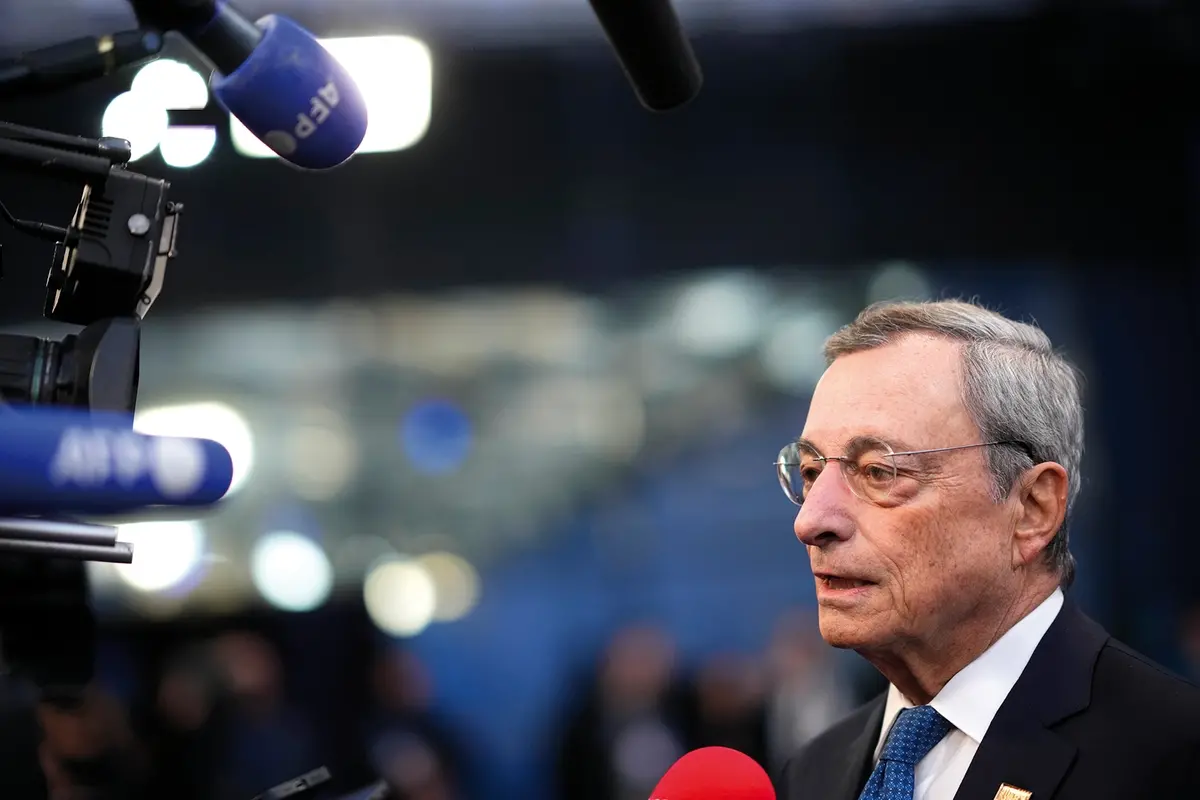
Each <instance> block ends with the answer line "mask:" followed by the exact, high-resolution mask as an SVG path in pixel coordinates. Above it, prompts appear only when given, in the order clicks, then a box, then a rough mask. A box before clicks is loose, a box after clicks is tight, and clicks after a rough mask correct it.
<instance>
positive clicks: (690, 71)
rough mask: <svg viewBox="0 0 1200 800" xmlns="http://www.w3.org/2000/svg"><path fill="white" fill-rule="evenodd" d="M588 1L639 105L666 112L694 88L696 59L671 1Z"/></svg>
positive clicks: (694, 92) (696, 86)
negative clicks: (631, 85)
mask: <svg viewBox="0 0 1200 800" xmlns="http://www.w3.org/2000/svg"><path fill="white" fill-rule="evenodd" d="M589 2H590V3H591V6H592V10H593V11H594V12H595V13H596V19H598V20H599V21H600V27H601V28H603V29H604V33H605V35H606V36H607V37H608V41H609V43H610V44H611V45H612V48H613V50H614V51H615V52H616V54H617V60H618V61H620V63H621V66H622V67H623V68H624V70H625V74H626V75H627V76H628V77H629V82H630V83H631V84H633V89H634V92H635V93H636V94H637V96H638V100H640V101H641V103H642V105H643V106H645V107H646V108H648V109H649V110H651V111H671V110H673V109H676V108H679V107H681V106H683V105H685V104H687V103H688V102H690V101H691V100H692V99H693V98H694V97H695V96H696V95H697V94H699V93H700V87H701V86H702V85H703V83H704V76H703V73H702V72H701V70H700V63H699V62H698V61H697V60H696V55H695V53H694V52H693V51H692V44H691V42H690V41H688V38H687V35H686V34H685V33H684V31H683V27H682V26H681V25H680V23H679V17H678V16H677V15H676V14H675V8H674V6H672V5H671V0H589Z"/></svg>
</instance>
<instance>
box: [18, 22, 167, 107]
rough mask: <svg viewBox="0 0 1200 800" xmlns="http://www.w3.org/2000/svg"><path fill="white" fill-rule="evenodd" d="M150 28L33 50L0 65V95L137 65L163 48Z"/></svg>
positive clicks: (51, 86)
mask: <svg viewBox="0 0 1200 800" xmlns="http://www.w3.org/2000/svg"><path fill="white" fill-rule="evenodd" d="M162 46H163V42H162V37H161V36H159V35H158V34H157V33H154V32H153V31H141V30H134V31H122V32H121V33H114V34H112V35H111V36H85V37H83V38H81V39H72V40H71V41H69V42H63V43H62V44H56V45H53V46H51V47H43V48H41V49H40V50H33V51H31V52H28V53H26V54H25V55H23V56H21V57H20V58H18V59H15V60H13V61H10V62H5V63H2V64H0V97H10V96H13V95H17V94H22V93H26V92H35V91H42V90H50V89H57V88H61V87H66V86H73V85H74V84H77V83H83V82H84V81H88V80H92V79H93V78H101V77H103V76H105V75H108V74H109V73H112V72H114V71H116V70H118V69H120V68H122V67H126V66H130V65H133V64H140V63H142V62H144V61H148V60H150V59H151V58H154V57H155V56H157V55H158V54H159V52H160V51H161V50H162Z"/></svg>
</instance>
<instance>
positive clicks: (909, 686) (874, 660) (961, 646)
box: [859, 584, 1058, 705]
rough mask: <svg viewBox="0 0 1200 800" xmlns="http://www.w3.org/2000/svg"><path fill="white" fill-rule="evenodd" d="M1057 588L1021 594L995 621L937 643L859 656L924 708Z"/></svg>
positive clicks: (941, 635) (947, 634)
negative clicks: (943, 688)
mask: <svg viewBox="0 0 1200 800" xmlns="http://www.w3.org/2000/svg"><path fill="white" fill-rule="evenodd" d="M1057 588H1058V587H1057V585H1056V584H1055V585H1049V586H1042V587H1038V589H1037V590H1036V591H1029V592H1025V593H1022V594H1021V595H1018V597H1017V598H1015V599H1014V601H1013V602H1011V603H1009V604H1008V606H1007V608H1004V609H1003V610H1002V611H1001V612H1000V613H998V614H996V615H994V616H993V618H991V619H987V620H980V619H976V621H975V622H974V624H971V625H969V626H959V627H958V628H957V629H955V630H947V631H939V632H938V633H937V635H936V637H935V639H934V640H931V641H906V642H903V643H902V644H900V645H899V646H897V647H894V648H888V649H887V650H879V651H871V650H862V651H859V655H861V656H862V657H863V658H865V659H866V660H867V661H869V662H871V664H872V665H873V666H874V667H875V668H876V669H877V670H879V672H880V673H882V674H883V677H885V678H887V680H888V682H889V683H891V684H892V685H893V686H895V687H896V688H897V689H899V690H900V693H901V694H903V695H904V696H905V697H906V698H907V699H908V700H909V702H911V703H913V704H914V705H924V704H926V703H928V702H929V701H930V700H932V699H933V698H934V697H936V696H937V694H938V692H940V691H941V690H942V687H944V686H945V685H946V684H947V683H949V682H950V679H951V678H953V677H954V676H955V675H957V674H958V673H959V671H961V670H962V669H963V668H964V667H966V666H967V665H968V664H970V663H971V662H973V661H974V660H975V659H977V658H979V656H981V655H983V654H984V653H985V652H986V651H987V649H988V648H990V647H991V646H992V645H993V644H995V643H996V642H997V641H998V640H999V639H1000V637H1002V636H1003V635H1004V634H1006V633H1008V631H1010V630H1011V629H1012V627H1013V626H1014V625H1016V624H1017V623H1018V622H1020V621H1021V620H1023V619H1024V618H1025V617H1027V616H1028V615H1029V614H1030V612H1032V611H1033V610H1034V609H1035V608H1037V607H1038V606H1039V605H1041V604H1042V603H1043V602H1044V601H1045V600H1046V598H1048V597H1049V596H1050V595H1052V594H1053V593H1054V590H1055V589H1057Z"/></svg>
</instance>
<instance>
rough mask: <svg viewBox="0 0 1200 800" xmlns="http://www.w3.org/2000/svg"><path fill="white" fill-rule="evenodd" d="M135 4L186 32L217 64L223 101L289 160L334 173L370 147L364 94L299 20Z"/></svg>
mask: <svg viewBox="0 0 1200 800" xmlns="http://www.w3.org/2000/svg"><path fill="white" fill-rule="evenodd" d="M130 2H131V5H132V6H133V10H134V13H135V14H136V15H137V18H138V22H139V23H140V24H141V25H144V26H146V27H150V28H155V29H157V30H163V31H165V30H174V31H178V32H179V33H180V34H182V35H183V36H184V38H186V39H187V40H188V41H189V42H191V43H192V44H193V45H194V46H195V47H196V49H197V50H199V51H200V52H201V53H203V54H204V55H205V56H206V57H207V58H208V59H209V61H211V62H212V64H213V66H214V67H215V68H216V71H215V72H214V73H213V76H212V78H211V80H210V81H209V86H210V87H211V88H212V91H213V94H214V95H215V96H216V98H217V101H218V102H219V103H220V104H221V106H222V107H224V108H225V110H226V111H228V112H229V113H230V114H232V115H233V116H235V117H237V118H238V120H240V121H241V122H242V124H243V125H245V126H246V127H247V128H249V129H250V131H251V132H252V133H253V134H254V135H255V136H257V137H258V138H259V139H260V140H261V141H262V142H263V144H265V145H267V146H268V147H270V148H271V149H272V150H274V151H275V153H276V154H277V155H279V156H280V157H281V158H283V159H284V160H285V161H288V162H290V163H292V164H295V165H296V166H298V167H302V168H304V169H329V168H330V167H336V166H338V165H339V164H341V163H342V162H344V161H346V160H347V159H348V158H350V156H352V155H354V152H355V151H356V150H357V149H358V146H359V145H360V144H362V140H363V137H364V136H366V133H367V105H366V102H365V101H364V100H363V96H362V92H360V91H359V89H358V87H357V86H356V85H355V83H354V80H353V79H352V78H351V77H350V73H348V72H347V71H346V69H345V68H344V67H343V66H342V65H341V64H340V63H338V61H337V59H335V58H334V57H333V56H332V55H331V54H330V53H329V51H328V50H326V49H325V47H324V46H323V45H322V44H321V43H320V42H318V41H317V40H316V38H314V37H313V35H312V34H311V33H309V32H308V31H306V30H304V28H301V27H300V26H299V25H297V24H296V23H295V22H293V21H292V20H290V19H288V18H287V17H282V16H279V15H276V14H271V15H269V16H266V17H263V18H262V19H260V20H258V22H257V23H255V22H251V21H250V20H248V19H246V18H245V17H243V16H242V15H241V14H239V13H238V12H237V10H236V9H234V8H233V7H232V6H230V5H229V4H228V3H226V2H223V0H130Z"/></svg>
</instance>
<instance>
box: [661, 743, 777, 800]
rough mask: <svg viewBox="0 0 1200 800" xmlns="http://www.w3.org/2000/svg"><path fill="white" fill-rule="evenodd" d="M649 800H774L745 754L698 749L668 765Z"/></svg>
mask: <svg viewBox="0 0 1200 800" xmlns="http://www.w3.org/2000/svg"><path fill="white" fill-rule="evenodd" d="M650 800H775V787H774V786H772V785H771V779H770V778H769V777H767V773H766V772H765V771H764V770H763V768H762V767H760V766H759V765H758V762H757V761H755V760H754V759H752V758H751V757H750V756H748V755H746V754H745V753H739V752H738V751H737V750H731V749H730V748H728V747H701V748H700V749H699V750H693V751H692V752H690V753H687V754H686V755H684V756H683V757H682V758H680V759H679V760H678V761H676V762H675V763H674V764H672V765H671V768H670V769H669V770H667V774H666V775H663V777H662V780H660V781H659V782H658V786H655V787H654V793H653V794H651V795H650Z"/></svg>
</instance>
